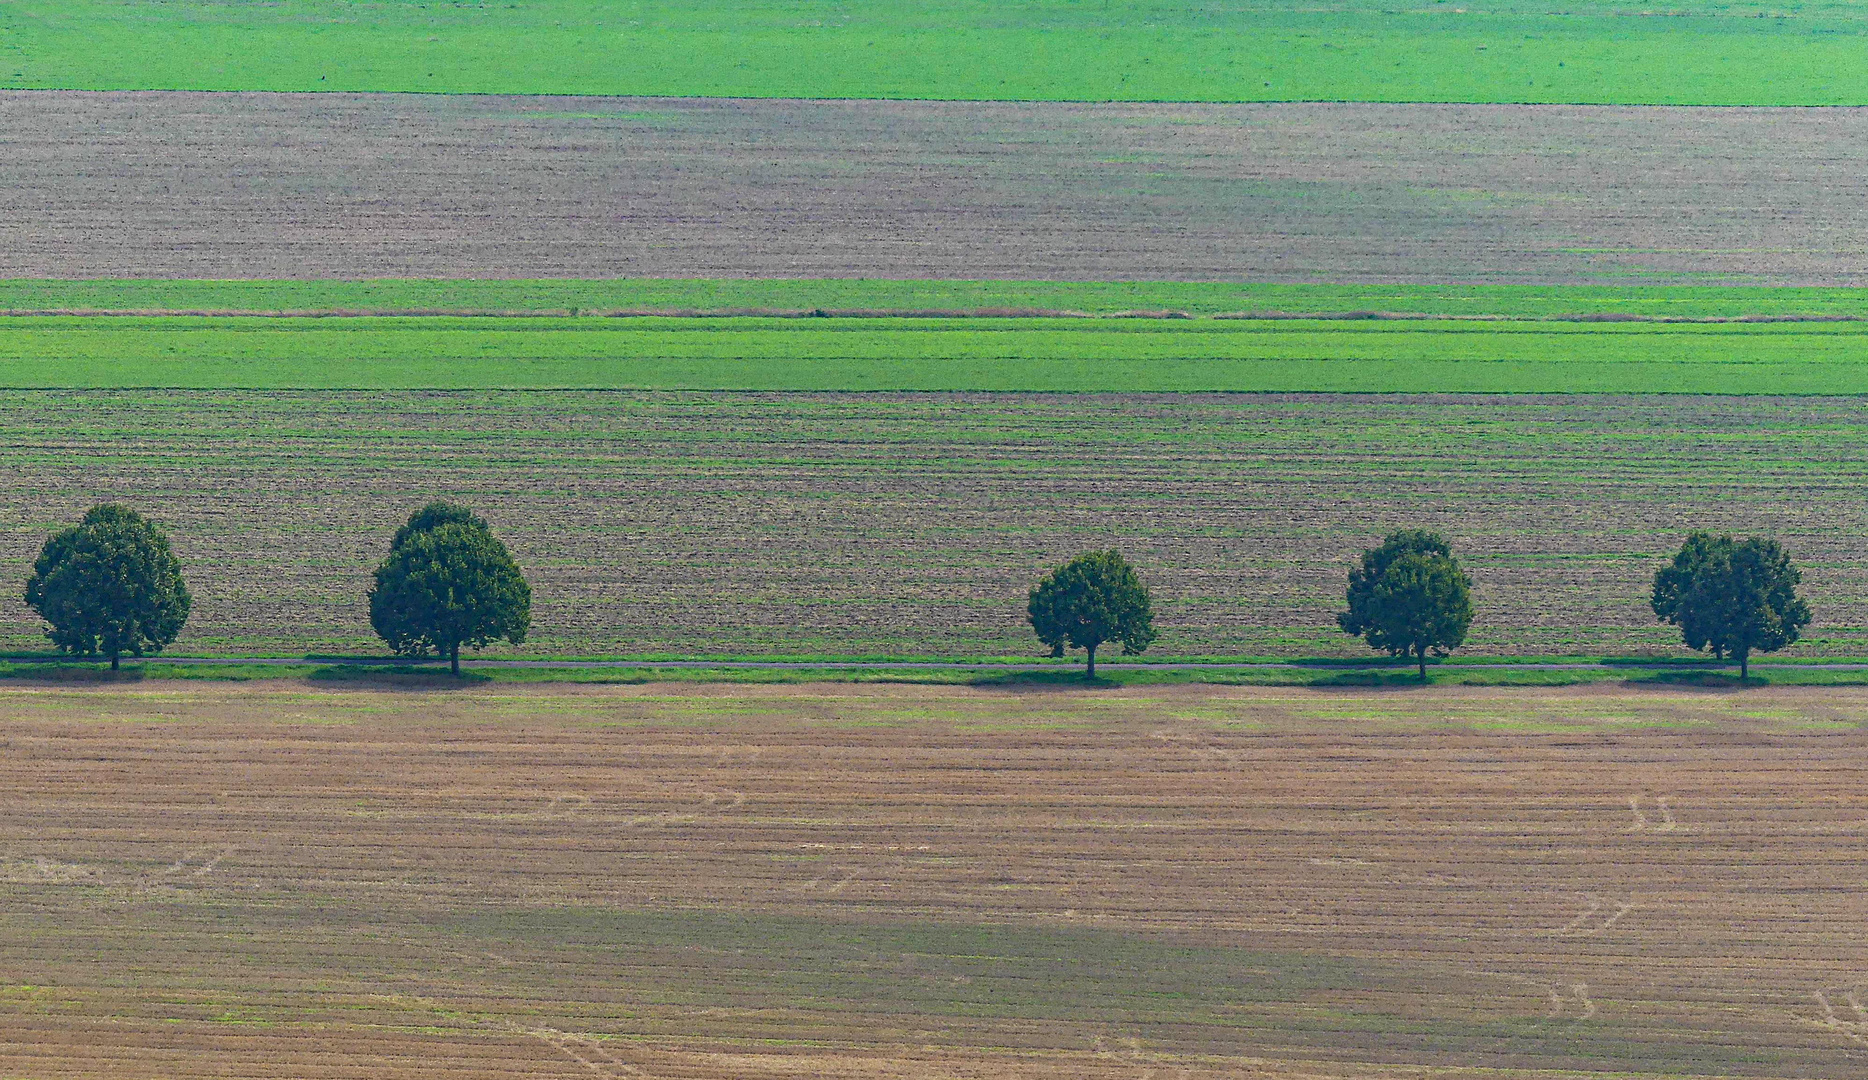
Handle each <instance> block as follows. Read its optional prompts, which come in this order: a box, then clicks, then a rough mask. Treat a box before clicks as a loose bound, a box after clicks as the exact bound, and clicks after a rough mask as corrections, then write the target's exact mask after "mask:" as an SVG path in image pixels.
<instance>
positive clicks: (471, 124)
mask: <svg viewBox="0 0 1868 1080" xmlns="http://www.w3.org/2000/svg"><path fill="white" fill-rule="evenodd" d="M1864 236H1868V110H1862V109H1704V108H1679V109H1676V108H1600V107H1568V106H1482V105H1356V104H1337V105H1332V104H1298V105H1276V104H1272V105H1133V104H1118V105H1076V104H1015V103H978V102H963V103H940V102H876V101H848V102H797V101H731V100H669V99H639V98H627V99H618V98H536V97H514V98H501V97H447V96H440V95H347V94H303V95H294V94H193V93H61V92H46V91H40V92H22V91H12V92H7V93H4V94H0V277H187V278H303V277H352V276H357V277H449V278H454V277H615V276H641V277H888V278H1042V279H1118V280H1128V279H1138V280H1146V279H1159V280H1258V281H1312V280H1325V281H1366V282H1470V281H1521V282H1533V283H1578V282H1582V283H1588V282H1601V283H1611V284H1631V283H1638V282H1653V283H1661V282H1667V283H1688V284H1690V283H1697V282H1706V281H1719V282H1730V283H1749V282H1760V283H1773V284H1781V283H1802V284H1859V283H1862V282H1863V281H1865V280H1868V267H1864V264H1863V262H1862V258H1861V248H1862V238H1863V237H1864Z"/></svg>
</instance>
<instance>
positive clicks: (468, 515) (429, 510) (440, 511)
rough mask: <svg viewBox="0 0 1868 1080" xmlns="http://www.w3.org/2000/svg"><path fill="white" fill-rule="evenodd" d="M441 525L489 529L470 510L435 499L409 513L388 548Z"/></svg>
mask: <svg viewBox="0 0 1868 1080" xmlns="http://www.w3.org/2000/svg"><path fill="white" fill-rule="evenodd" d="M443 525H469V526H472V527H473V528H476V529H481V530H483V531H489V532H490V531H491V530H489V529H487V524H486V521H485V520H484V519H482V518H481V517H480V515H478V514H476V513H474V512H473V511H472V510H469V509H467V508H466V507H465V506H455V505H454V504H453V503H449V502H442V501H440V500H439V499H437V500H435V501H434V502H431V503H429V504H428V505H427V506H424V507H422V508H421V509H420V510H417V511H415V513H413V514H411V515H409V523H408V524H407V525H404V526H402V527H401V528H400V529H397V530H396V538H395V539H394V540H391V541H390V542H389V550H391V551H394V550H395V549H397V548H399V547H401V546H402V545H403V544H405V543H407V542H408V539H409V537H411V536H414V535H415V534H416V533H418V532H428V531H429V530H431V529H437V528H440V527H441V526H443Z"/></svg>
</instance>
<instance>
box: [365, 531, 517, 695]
mask: <svg viewBox="0 0 1868 1080" xmlns="http://www.w3.org/2000/svg"><path fill="white" fill-rule="evenodd" d="M370 625H371V626H372V627H373V628H375V630H376V633H377V636H378V637H381V638H382V639H383V640H384V641H385V642H387V643H388V645H389V647H390V648H392V649H394V650H395V651H396V653H397V654H399V655H403V656H420V655H423V654H424V653H426V652H428V650H430V649H433V650H435V651H436V652H438V653H440V654H441V655H442V656H445V657H447V658H448V667H449V669H450V670H451V671H452V672H453V673H454V674H455V675H459V674H460V671H461V647H462V646H463V645H464V646H467V647H468V648H476V649H477V648H479V647H481V646H483V645H486V644H487V643H489V642H491V641H494V640H497V639H499V638H505V639H506V640H507V641H510V642H512V643H513V644H514V645H518V644H520V643H522V642H524V641H525V635H526V631H527V630H529V629H531V625H532V588H531V586H529V585H527V584H526V582H525V576H524V575H523V574H521V573H520V572H519V566H518V564H517V563H515V562H513V560H512V555H511V554H510V553H509V552H507V550H506V545H504V544H502V543H500V542H499V540H498V539H497V538H496V537H494V535H493V532H492V530H491V529H489V528H487V525H486V522H484V521H482V520H480V518H479V517H477V516H475V515H474V514H473V513H472V512H471V511H468V510H466V509H465V508H462V507H457V506H450V505H448V504H447V503H439V502H437V503H431V504H429V505H428V506H427V507H425V508H423V509H421V510H419V511H417V512H416V513H415V514H414V516H412V517H410V518H409V523H408V525H407V526H405V527H404V528H403V529H402V530H401V531H400V532H398V533H397V534H396V543H395V544H394V546H392V547H391V548H390V551H389V557H388V558H387V559H384V560H383V565H381V566H380V567H377V570H376V584H375V586H374V587H372V588H371V589H370Z"/></svg>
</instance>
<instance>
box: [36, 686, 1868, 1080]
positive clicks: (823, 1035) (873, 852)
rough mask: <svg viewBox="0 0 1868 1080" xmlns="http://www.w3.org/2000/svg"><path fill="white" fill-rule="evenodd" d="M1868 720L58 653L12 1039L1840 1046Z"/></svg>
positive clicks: (1248, 1057)
mask: <svg viewBox="0 0 1868 1080" xmlns="http://www.w3.org/2000/svg"><path fill="white" fill-rule="evenodd" d="M1865 720H1868V694H1864V693H1863V692H1861V691H1856V690H1847V691H1837V690H1822V691H1793V690H1775V691H1768V692H1766V691H1754V692H1745V693H1740V694H1731V695H1719V694H1703V693H1678V692H1675V693H1653V692H1639V693H1637V692H1632V691H1628V690H1600V689H1598V690H1589V691H1576V690H1567V691H1561V692H1534V691H1523V690H1513V691H1503V692H1500V691H1478V690H1458V691H1455V690H1447V689H1440V690H1432V691H1420V692H1411V693H1384V694H1369V693H1362V694H1352V693H1341V692H1328V693H1325V692H1314V691H1281V692H1273V691H1264V690H1256V691H1254V690H1243V689H1219V688H1211V687H1206V688H1192V687H1182V688H1177V689H1172V690H1168V689H1154V690H1148V691H1140V690H1130V691H1122V692H1107V691H1106V692H1081V691H1078V692H1069V693H1026V694H1018V693H1007V692H1003V691H980V690H965V689H931V688H925V687H922V688H905V687H903V688H893V689H885V688H866V689H861V690H854V689H851V688H847V687H811V686H806V687H790V688H753V687H744V686H736V687H717V688H711V689H710V688H692V687H688V688H681V689H679V690H672V689H671V688H667V687H657V686H645V687H635V688H626V689H604V690H593V689H586V690H571V689H566V688H559V689H551V690H542V689H541V690H513V689H503V690H488V689H479V690H468V691H457V692H444V691H432V692H427V693H412V692H409V691H407V690H400V691H395V690H368V689H355V690H347V691H331V690H313V689H309V688H305V687H303V686H297V685H281V686H262V687H241V688H212V689H203V688H200V687H188V688H186V689H181V688H176V687H174V686H173V685H163V684H158V683H151V684H144V685H141V686H135V687H127V686H126V687H107V688H98V689H95V690H78V689H74V688H70V687H63V688H40V689H31V688H21V687H12V688H8V689H6V690H4V691H0V746H3V747H4V754H3V755H0V897H4V904H0V980H3V983H4V985H0V1071H3V1072H5V1073H6V1074H7V1075H18V1076H32V1077H47V1078H50V1077H77V1076H94V1075H110V1076H116V1077H126V1078H128V1077H152V1078H153V1077H168V1076H178V1075H187V1076H205V1075H213V1076H222V1077H276V1076H282V1075H289V1076H293V1077H303V1078H314V1077H327V1078H338V1077H355V1078H364V1077H368V1078H371V1080H380V1078H395V1080H415V1078H424V1080H436V1078H441V1077H451V1076H463V1077H464V1076H501V1075H524V1076H531V1077H539V1078H546V1077H588V1076H593V1075H595V1076H602V1077H614V1078H617V1080H623V1078H626V1077H645V1078H661V1077H668V1078H672V1077H722V1078H724V1077H733V1078H735V1080H742V1078H757V1077H804V1076H811V1077H851V1078H854V1077H877V1078H882V1077H891V1078H897V1080H902V1078H923V1077H925V1078H934V1077H980V1078H984V1077H1028V1078H1039V1077H1043V1078H1056V1080H1061V1078H1064V1077H1107V1078H1110V1080H1115V1078H1119V1077H1138V1076H1139V1077H1147V1076H1154V1077H1175V1078H1197V1077H1220V1076H1226V1077H1239V1076H1252V1077H1267V1078H1270V1077H1277V1078H1296V1077H1305V1078H1317V1080H1321V1078H1369V1080H1374V1078H1397V1080H1398V1078H1401V1077H1410V1078H1418V1077H1438V1078H1449V1080H1450V1078H1462V1080H1464V1078H1477V1077H1507V1078H1509V1077H1524V1078H1529V1077H1531V1076H1538V1077H1547V1076H1551V1075H1558V1074H1559V1073H1553V1072H1551V1071H1543V1070H1563V1071H1562V1072H1561V1073H1560V1075H1565V1076H1568V1075H1578V1074H1587V1075H1614V1076H1617V1077H1655V1076H1722V1077H1734V1076H1744V1077H1798V1078H1812V1080H1814V1078H1821V1080H1834V1078H1837V1077H1842V1076H1850V1075H1858V1074H1859V1073H1860V1072H1861V1070H1862V1068H1863V1064H1864V1057H1865V1055H1868V1049H1864V1044H1865V1040H1868V1008H1865V1007H1864V1006H1868V983H1864V981H1863V980H1864V976H1863V970H1864V964H1868V944H1865V942H1864V938H1863V936H1862V935H1861V933H1860V928H1861V926H1862V924H1863V920H1864V919H1868V902H1865V901H1864V897H1865V896H1868V892H1865V891H1864V889H1863V886H1862V882H1863V879H1864V877H1865V876H1868V850H1865V849H1864V847H1863V845H1862V843H1861V840H1860V833H1861V827H1862V822H1863V818H1864V815H1865V814H1868V785H1865V784H1864V780H1868V777H1865V776H1864V769H1863V766H1862V760H1863V756H1864V752H1868V741H1865V740H1864V736H1863V730H1862V726H1863V723H1864V721H1865ZM1572 1071H1573V1072H1572Z"/></svg>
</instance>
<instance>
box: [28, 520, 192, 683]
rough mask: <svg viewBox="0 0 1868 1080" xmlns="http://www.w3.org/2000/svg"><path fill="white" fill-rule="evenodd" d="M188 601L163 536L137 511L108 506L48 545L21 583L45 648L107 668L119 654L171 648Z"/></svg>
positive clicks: (179, 566) (178, 568) (179, 571)
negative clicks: (97, 659)
mask: <svg viewBox="0 0 1868 1080" xmlns="http://www.w3.org/2000/svg"><path fill="white" fill-rule="evenodd" d="M192 602H193V601H192V599H191V598H190V597H189V595H188V586H187V585H186V584H184V583H183V581H182V564H181V562H180V561H179V560H177V559H176V558H175V553H174V552H173V551H171V550H170V549H169V541H168V538H166V537H164V536H163V535H162V534H161V533H159V532H157V531H156V529H155V527H154V526H152V525H150V524H149V522H147V521H145V520H144V519H143V517H142V516H141V515H140V514H138V513H136V511H134V510H130V509H128V508H126V507H122V506H116V505H113V504H108V503H107V504H105V505H102V506H96V507H92V508H91V511H90V513H87V514H85V515H84V520H83V521H81V522H79V523H78V524H77V525H76V526H74V527H72V528H69V529H66V530H64V531H63V532H60V533H57V534H55V535H54V536H53V537H52V538H51V539H50V540H47V541H46V542H45V547H44V549H43V550H41V551H40V553H39V558H38V561H36V562H34V563H33V567H32V577H31V578H29V579H28V580H27V582H26V603H27V605H28V606H30V607H31V608H32V609H33V610H34V611H37V612H38V613H39V615H40V616H41V617H42V618H44V619H45V621H46V622H47V623H49V624H50V626H51V628H50V629H49V630H47V631H46V636H47V637H48V638H50V639H51V640H52V643H53V644H54V645H56V646H58V647H59V648H60V649H62V650H64V651H65V652H68V653H74V654H79V655H84V656H96V655H99V654H102V655H104V656H107V657H109V658H110V666H111V668H112V669H115V668H116V667H117V661H118V658H119V657H121V656H122V655H123V654H124V653H129V654H130V655H132V656H142V655H143V654H144V653H145V652H156V651H159V650H160V649H161V648H162V647H163V646H164V645H167V644H169V643H170V642H173V641H174V640H175V636H176V635H177V634H179V633H181V631H182V624H184V623H186V622H187V621H188V609H189V606H190V605H191V604H192Z"/></svg>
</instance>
